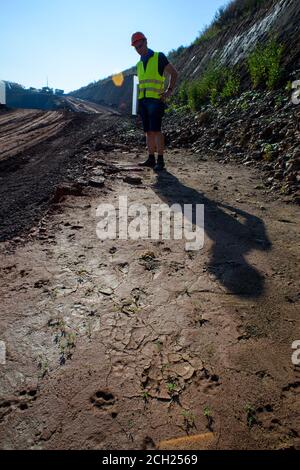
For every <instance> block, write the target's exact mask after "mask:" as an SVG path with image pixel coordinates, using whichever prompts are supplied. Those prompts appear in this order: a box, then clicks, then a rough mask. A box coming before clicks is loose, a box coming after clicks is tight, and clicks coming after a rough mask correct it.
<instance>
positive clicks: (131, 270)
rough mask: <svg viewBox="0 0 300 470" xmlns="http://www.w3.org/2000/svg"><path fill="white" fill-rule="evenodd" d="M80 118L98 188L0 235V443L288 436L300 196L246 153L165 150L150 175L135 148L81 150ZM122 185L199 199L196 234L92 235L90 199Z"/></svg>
mask: <svg viewBox="0 0 300 470" xmlns="http://www.w3.org/2000/svg"><path fill="white" fill-rule="evenodd" d="M91 123H92V118H86V119H85V120H83V121H81V123H80V129H81V133H80V136H79V137H78V139H79V140H78V142H80V146H79V145H77V152H78V153H79V154H80V155H81V157H82V156H84V155H85V160H83V163H82V160H77V163H78V165H79V166H78V168H79V169H80V168H81V170H79V169H78V170H77V174H80V173H81V176H82V177H83V178H88V176H86V174H85V173H84V171H83V167H82V166H80V165H82V164H84V165H85V167H88V168H89V171H90V172H91V171H92V172H93V173H94V174H95V173H98V175H100V174H102V175H104V177H105V186H104V188H102V189H101V188H99V189H96V188H93V189H91V188H90V187H89V186H87V187H84V190H83V194H82V195H81V196H66V197H65V198H64V199H61V200H60V202H59V203H58V204H55V205H52V206H51V210H50V211H49V212H48V214H47V215H46V216H45V217H44V218H43V219H42V220H41V221H40V223H36V224H33V225H34V226H33V229H32V231H31V236H30V237H27V238H26V239H24V241H21V242H20V241H19V243H13V244H12V243H11V242H9V241H6V242H3V243H2V244H1V254H0V260H1V262H0V265H1V287H0V295H1V299H2V308H1V313H0V322H1V332H2V333H1V337H0V340H2V341H5V344H6V348H7V356H6V358H7V362H6V365H0V367H1V372H2V371H3V372H4V374H3V375H2V377H1V397H0V398H1V401H0V442H1V448H4V449H23V448H26V449H29V448H32V449H75V448H82V449H142V448H153V447H158V446H160V447H164V445H163V444H160V443H161V442H162V441H164V440H166V439H171V438H177V437H187V436H188V435H202V434H203V433H207V432H208V431H212V432H213V438H212V440H211V441H210V442H209V443H208V444H205V445H204V444H203V442H202V440H201V438H200V437H199V438H198V440H197V439H196V441H194V444H193V446H194V447H196V448H203V447H207V446H208V447H210V448H239V449H241V448H247V449H253V448H276V449H278V448H299V446H300V442H299V433H300V426H299V424H300V416H299V390H300V375H299V369H297V367H296V366H293V364H292V362H291V355H292V349H291V344H292V342H293V341H295V340H299V339H300V338H299V317H298V313H299V301H300V297H299V285H298V280H299V274H300V273H299V262H298V260H299V246H298V242H299V236H298V234H299V210H298V209H297V208H296V207H295V206H293V205H287V204H285V203H282V202H281V201H280V200H276V199H274V197H273V196H272V195H271V194H268V193H267V192H266V191H265V189H264V187H263V185H262V183H261V181H260V177H259V174H258V172H256V171H254V170H250V169H249V168H246V167H245V166H236V165H230V164H229V165H222V164H221V163H219V162H216V161H211V160H209V161H208V160H207V159H206V158H204V159H202V160H199V156H197V157H196V156H195V155H194V154H193V153H191V152H188V151H183V152H182V151H180V152H179V151H176V150H175V151H172V152H169V153H168V156H167V162H168V171H166V172H163V173H161V174H160V175H155V174H154V173H153V172H152V171H151V170H143V171H142V172H141V171H138V170H137V169H135V165H136V163H137V161H139V160H140V159H141V158H142V153H140V152H139V151H129V150H128V151H126V150H124V149H123V151H121V150H120V149H116V150H115V151H111V152H104V151H101V150H99V151H89V152H86V151H85V150H84V144H83V140H84V139H83V136H84V134H85V135H86V133H87V129H90V128H91ZM97 125H99V122H98V124H97ZM105 125H106V126H108V125H110V126H111V125H112V122H111V121H109V120H108V122H107V123H106V124H105ZM92 132H93V131H92ZM72 135H73V138H74V135H76V132H75V133H73V134H72V132H71V133H70V136H69V140H68V142H71V140H72ZM92 136H93V134H92V133H91V134H90V137H89V139H91V138H92ZM60 139H61V137H58V139H54V140H52V141H51V145H50V144H49V143H48V144H47V145H46V144H45V145H46V146H45V147H44V148H48V150H49V151H50V149H51V151H52V152H53V149H55V148H56V146H57V147H59V146H61V145H62V141H61V140H60ZM80 139H81V140H80ZM79 148H80V150H78V149H79ZM40 152H41V154H42V153H43V147H41V148H40ZM35 155H38V150H36V153H35ZM79 157H80V156H78V158H79ZM65 161H66V160H65ZM112 161H115V162H116V166H112V165H111V164H112ZM105 162H106V164H105ZM79 163H80V164H79ZM26 167H27V164H26V163H24V166H23V167H19V170H18V171H21V170H22V173H19V174H20V175H21V174H24V171H25V169H26ZM130 167H131V168H132V169H131V170H128V168H130ZM56 171H57V170H56ZM28 172H30V167H28ZM28 174H29V173H28ZM74 174H76V171H75V172H74ZM128 174H129V175H131V176H136V177H141V178H142V181H141V183H139V184H134V185H132V184H129V183H128V182H126V181H125V180H124V177H125V176H126V175H128ZM11 175H12V173H11ZM11 181H13V180H11ZM48 181H50V180H48ZM137 183H138V182H137ZM120 195H127V196H128V199H129V203H133V202H135V203H143V204H145V206H146V207H148V208H150V205H151V204H154V203H160V202H165V203H167V204H168V205H171V204H173V203H175V202H178V203H193V204H195V203H198V204H204V206H205V245H204V248H203V249H202V250H200V251H196V252H187V251H186V250H185V249H184V245H185V241H184V240H177V241H174V240H169V241H167V240H166V241H162V240H157V241H151V240H138V241H132V240H129V241H122V240H118V239H117V240H109V241H105V242H101V241H99V240H98V238H97V236H96V224H97V221H98V219H97V217H96V207H97V205H98V204H99V203H100V202H101V203H102V202H108V203H112V204H114V205H115V206H117V205H118V198H119V196H120ZM29 206H30V205H28V207H29ZM28 207H27V210H28ZM12 221H13V219H11V223H12ZM145 222H146V219H145ZM188 445H191V444H189V442H188V440H186V441H185V442H184V443H183V444H181V445H180V446H181V448H187V446H188Z"/></svg>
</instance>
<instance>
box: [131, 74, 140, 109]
mask: <svg viewBox="0 0 300 470" xmlns="http://www.w3.org/2000/svg"><path fill="white" fill-rule="evenodd" d="M138 88H139V79H138V77H137V76H136V75H134V76H133V93H132V114H133V116H136V115H137V109H138Z"/></svg>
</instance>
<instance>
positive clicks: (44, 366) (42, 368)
mask: <svg viewBox="0 0 300 470" xmlns="http://www.w3.org/2000/svg"><path fill="white" fill-rule="evenodd" d="M38 369H39V378H41V379H43V378H44V377H45V375H46V374H47V373H48V371H49V361H48V359H47V357H46V356H43V355H40V356H39V357H38Z"/></svg>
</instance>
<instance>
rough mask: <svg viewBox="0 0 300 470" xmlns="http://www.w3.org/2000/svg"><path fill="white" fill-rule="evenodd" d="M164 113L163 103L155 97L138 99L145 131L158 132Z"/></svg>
mask: <svg viewBox="0 0 300 470" xmlns="http://www.w3.org/2000/svg"><path fill="white" fill-rule="evenodd" d="M164 113H165V103H164V102H163V101H161V100H158V99H155V98H143V99H141V100H139V114H140V116H141V118H142V121H143V127H144V131H145V132H149V131H152V132H160V131H161V122H162V118H163V115H164Z"/></svg>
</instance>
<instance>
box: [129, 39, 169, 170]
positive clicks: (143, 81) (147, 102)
mask: <svg viewBox="0 0 300 470" xmlns="http://www.w3.org/2000/svg"><path fill="white" fill-rule="evenodd" d="M131 45H132V46H133V47H135V50H136V51H137V53H138V54H139V55H140V56H141V60H140V62H139V63H138V64H137V74H138V79H139V95H138V100H139V114H140V115H141V118H142V121H143V127H144V131H145V133H146V135H147V147H148V152H149V156H148V158H147V160H146V161H145V162H143V163H140V166H144V167H149V168H154V170H155V171H161V170H163V169H164V166H165V163H164V136H163V134H162V132H161V123H162V118H163V115H164V111H165V100H166V99H167V98H169V96H171V94H172V91H173V90H174V87H175V83H176V80H177V71H176V70H175V68H174V67H173V65H172V64H170V63H169V61H168V59H167V58H166V56H165V55H164V54H163V53H162V52H153V51H152V50H151V49H148V44H147V38H146V37H145V35H144V34H143V33H141V32H137V33H134V34H133V35H132V37H131ZM165 73H166V74H169V75H170V78H169V84H168V87H167V89H166V90H165V87H164V84H165V77H164V74H165ZM155 151H157V153H158V157H157V163H156V162H155Z"/></svg>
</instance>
